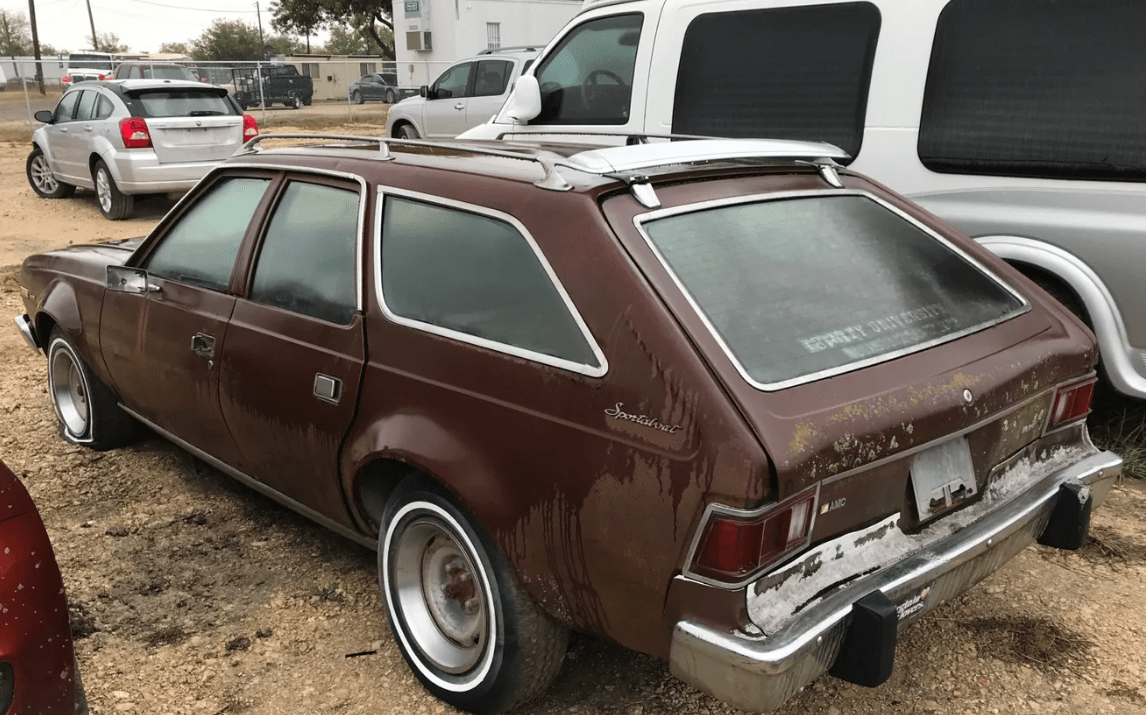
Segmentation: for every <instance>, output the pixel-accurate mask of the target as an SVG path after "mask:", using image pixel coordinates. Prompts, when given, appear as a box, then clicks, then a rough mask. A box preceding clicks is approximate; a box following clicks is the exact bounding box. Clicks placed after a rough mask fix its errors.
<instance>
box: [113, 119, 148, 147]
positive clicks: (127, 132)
mask: <svg viewBox="0 0 1146 715" xmlns="http://www.w3.org/2000/svg"><path fill="white" fill-rule="evenodd" d="M119 135H120V136H121V137H123V145H124V146H125V147H127V148H128V149H146V148H147V147H149V146H151V132H150V131H148V129H147V122H146V121H145V120H144V119H143V117H127V118H126V119H121V120H119Z"/></svg>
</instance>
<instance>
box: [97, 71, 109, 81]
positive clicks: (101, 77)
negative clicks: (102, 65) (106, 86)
mask: <svg viewBox="0 0 1146 715" xmlns="http://www.w3.org/2000/svg"><path fill="white" fill-rule="evenodd" d="M99 79H100V81H101V82H102V81H104V80H109V79H111V76H110V75H106V74H104V73H103V72H100V74H99Z"/></svg>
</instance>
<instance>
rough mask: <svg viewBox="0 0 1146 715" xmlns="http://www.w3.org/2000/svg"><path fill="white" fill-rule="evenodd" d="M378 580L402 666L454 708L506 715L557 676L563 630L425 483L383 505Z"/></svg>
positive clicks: (402, 488)
mask: <svg viewBox="0 0 1146 715" xmlns="http://www.w3.org/2000/svg"><path fill="white" fill-rule="evenodd" d="M378 579H379V584H380V586H381V589H382V595H383V598H384V599H385V601H386V608H387V613H388V614H389V620H390V628H391V630H392V631H393V633H394V640H395V642H396V643H397V645H398V649H399V650H400V651H401V652H402V656H403V657H404V658H405V659H406V663H407V665H409V666H410V669H411V670H412V671H413V672H414V675H416V676H417V677H418V680H420V681H421V682H422V685H424V686H425V687H426V689H427V690H429V691H430V693H432V694H433V695H434V696H435V697H436V698H438V699H439V700H442V701H444V702H446V703H448V704H449V705H451V706H453V707H456V708H459V709H461V710H467V711H470V712H474V713H496V712H504V711H505V710H509V709H510V708H513V707H515V706H517V705H520V704H521V703H524V702H526V701H527V700H529V699H531V698H533V697H535V696H537V695H540V694H541V693H542V692H543V691H544V690H545V689H546V688H547V687H548V686H549V684H550V683H551V682H552V681H553V679H554V678H555V677H556V676H557V673H558V672H559V671H560V670H561V663H562V661H563V660H564V659H565V650H566V648H567V647H568V644H569V632H568V630H566V629H565V627H564V626H562V625H560V624H558V623H557V622H555V621H553V620H552V619H551V618H549V616H548V615H546V614H545V613H544V612H543V611H542V610H541V609H540V608H538V607H537V605H536V604H534V603H533V601H532V600H531V599H530V597H529V595H528V594H527V593H526V592H525V589H524V588H523V587H522V585H521V582H520V580H519V579H518V577H517V574H516V573H515V572H514V571H513V569H512V568H511V567H510V566H509V562H508V561H507V559H506V558H505V554H503V553H502V552H501V550H500V549H499V548H498V547H497V546H496V545H495V544H494V543H493V541H492V540H491V539H490V537H489V536H488V535H487V534H486V532H485V530H484V529H483V528H482V527H481V526H480V525H479V524H478V522H477V520H476V519H474V517H473V515H471V514H470V512H469V510H467V509H466V508H465V507H464V506H462V505H461V504H459V503H458V502H457V501H456V500H455V499H454V498H453V496H451V495H450V494H449V492H447V491H446V490H445V489H444V488H442V487H441V486H440V485H439V484H437V483H436V482H434V481H432V480H430V479H428V478H426V477H423V476H421V475H415V476H412V477H408V478H406V479H405V480H403V481H402V482H401V483H400V484H399V485H398V487H397V488H396V489H395V490H394V493H393V494H392V495H391V497H390V499H389V501H388V503H387V505H386V511H385V514H384V515H383V519H382V527H381V529H380V531H379V535H378Z"/></svg>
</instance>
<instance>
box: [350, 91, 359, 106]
mask: <svg viewBox="0 0 1146 715" xmlns="http://www.w3.org/2000/svg"><path fill="white" fill-rule="evenodd" d="M350 101H351V102H354V103H355V104H362V93H361V92H359V91H358V90H354V92H353V93H351V95H350Z"/></svg>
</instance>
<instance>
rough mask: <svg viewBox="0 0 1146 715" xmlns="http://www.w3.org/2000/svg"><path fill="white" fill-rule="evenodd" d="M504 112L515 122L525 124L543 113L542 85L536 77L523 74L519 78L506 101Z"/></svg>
mask: <svg viewBox="0 0 1146 715" xmlns="http://www.w3.org/2000/svg"><path fill="white" fill-rule="evenodd" d="M502 114H503V115H504V116H505V117H507V118H509V119H511V120H513V122H514V123H515V124H525V123H526V122H528V121H529V120H530V119H533V118H534V117H536V116H537V115H538V114H541V86H540V85H539V84H537V78H536V77H534V76H533V75H531V74H523V75H521V76H520V77H518V78H517V84H516V85H515V86H514V88H513V92H512V93H511V94H510V95H509V99H507V100H506V101H505V109H504V110H502Z"/></svg>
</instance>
